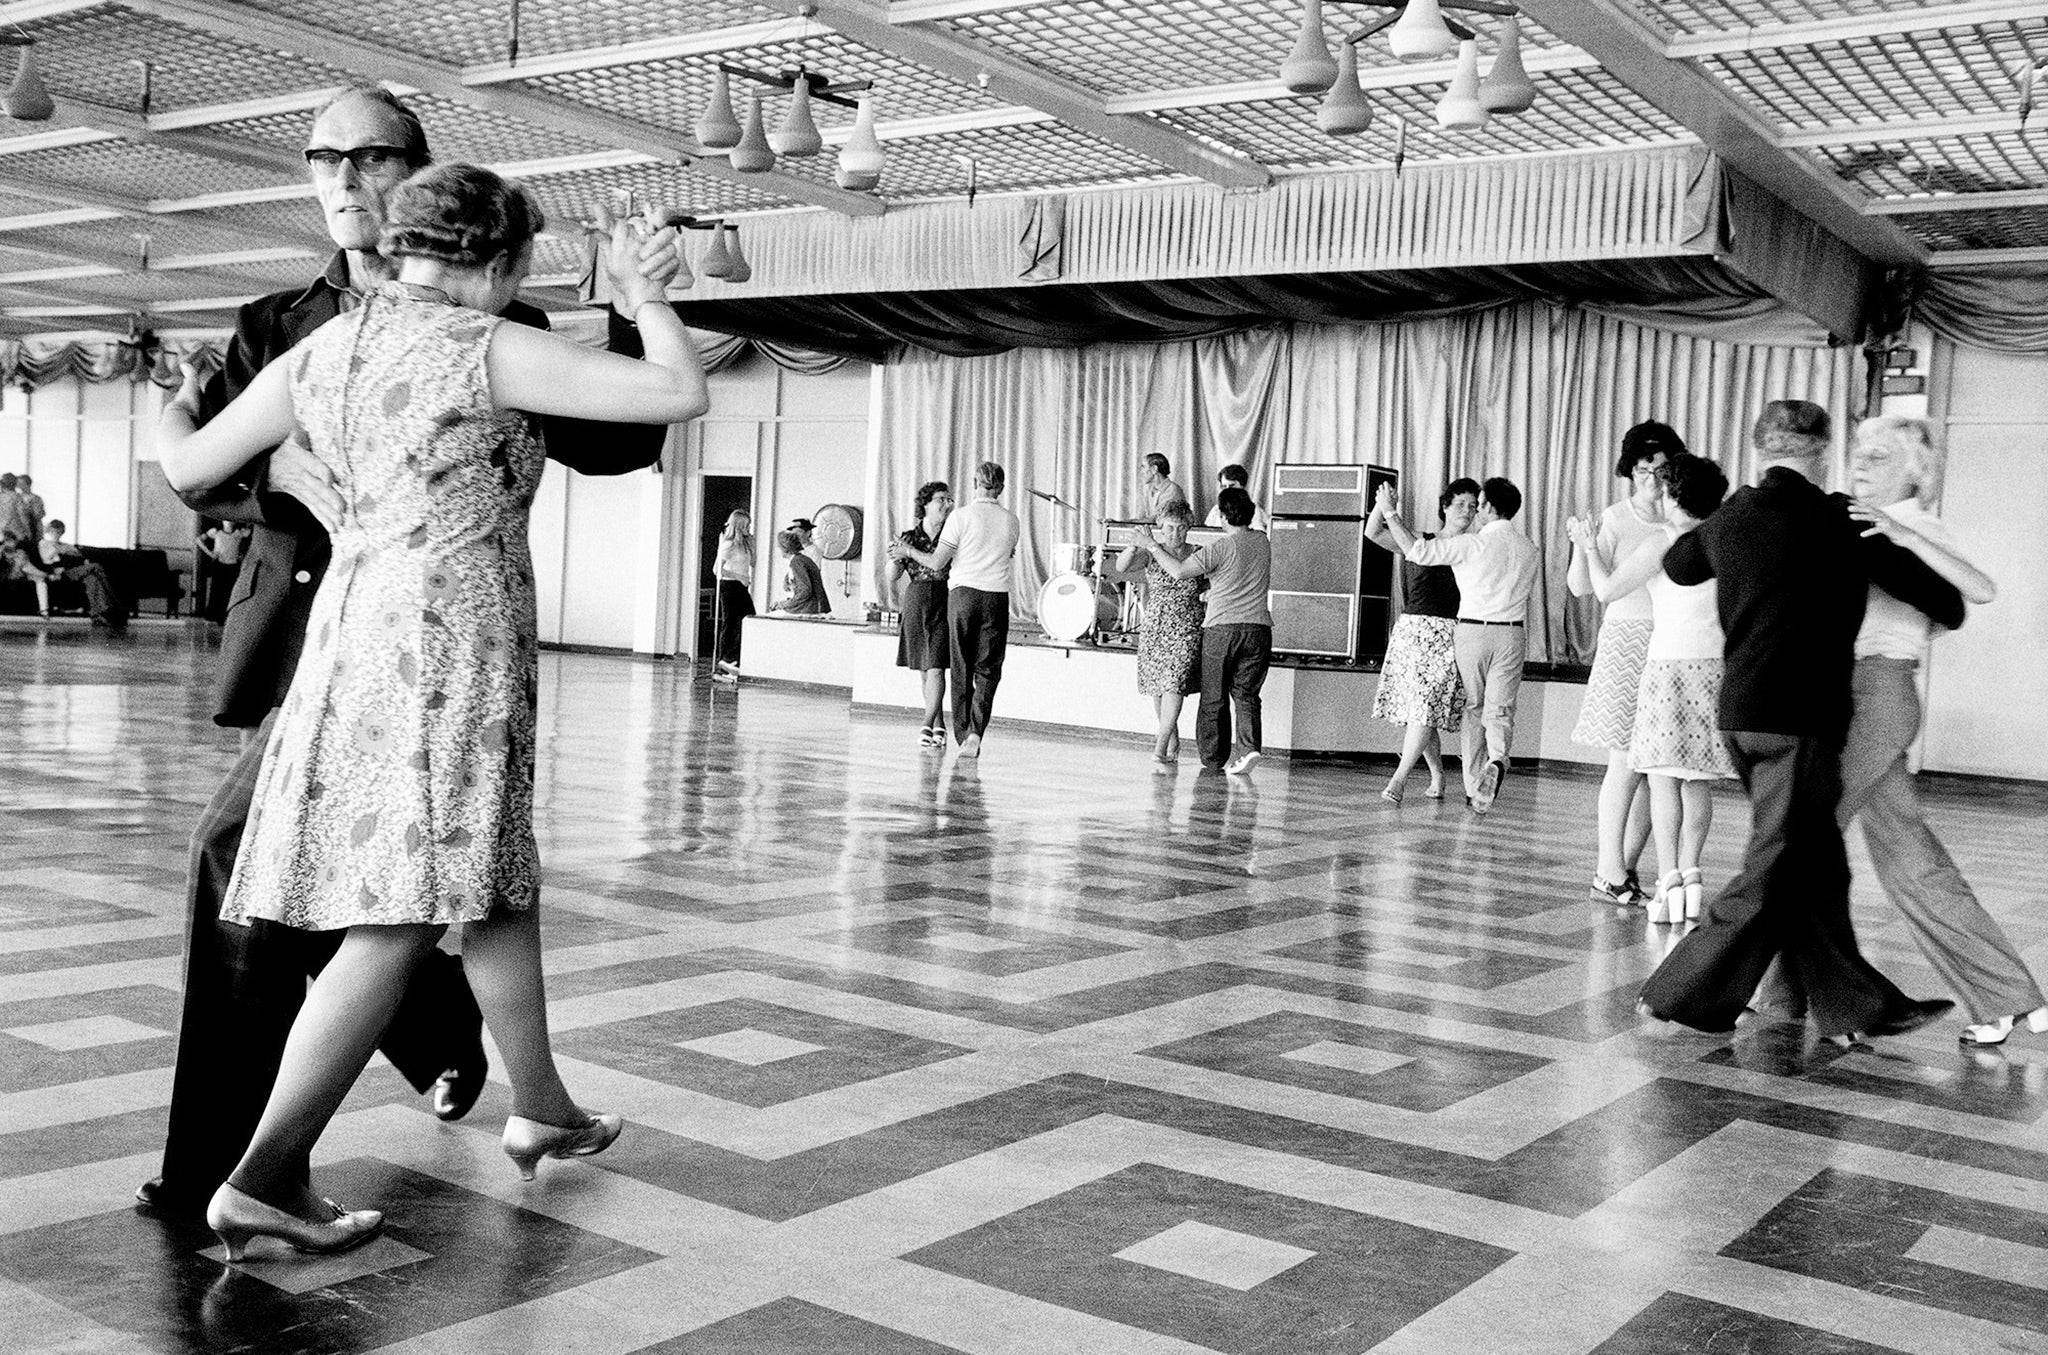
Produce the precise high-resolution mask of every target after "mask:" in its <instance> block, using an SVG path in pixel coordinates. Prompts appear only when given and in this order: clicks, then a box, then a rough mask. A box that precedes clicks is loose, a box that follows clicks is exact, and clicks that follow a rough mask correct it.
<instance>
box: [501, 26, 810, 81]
mask: <svg viewBox="0 0 2048 1355" xmlns="http://www.w3.org/2000/svg"><path fill="white" fill-rule="evenodd" d="M831 31H832V30H831V28H829V27H828V26H826V25H824V24H821V23H819V22H818V21H817V20H815V19H813V20H812V21H811V25H810V27H809V29H808V30H805V29H799V28H797V27H796V21H795V20H793V19H766V20H763V21H761V22H759V23H751V24H734V25H732V26H731V27H729V28H713V29H707V30H704V31H702V32H697V33H678V34H676V35H675V36H674V37H668V38H650V39H648V40H647V41H645V42H622V43H615V44H612V45H610V46H605V47H582V48H578V49H576V50H575V51H569V52H549V53H547V54H546V55H543V56H531V57H521V58H520V59H519V60H518V61H516V62H511V61H492V62H487V63H484V64H481V65H476V66H464V67H463V68H462V82H463V83H464V84H466V85H502V84H504V83H506V82H507V81H511V80H530V79H532V78H533V77H534V76H537V75H566V74H569V73H571V72H574V71H596V70H603V69H605V68H606V67H608V66H631V65H636V64H639V63H641V62H648V61H675V60H678V59H679V58H682V57H686V56H710V55H712V54H714V53H717V52H735V51H740V50H742V49H744V48H748V47H765V46H767V45H768V44H770V43H775V42H789V41H792V40H794V39H795V38H797V37H798V36H799V35H800V34H803V33H806V32H808V33H809V34H810V35H812V36H817V35H821V34H826V33H830V32H831Z"/></svg>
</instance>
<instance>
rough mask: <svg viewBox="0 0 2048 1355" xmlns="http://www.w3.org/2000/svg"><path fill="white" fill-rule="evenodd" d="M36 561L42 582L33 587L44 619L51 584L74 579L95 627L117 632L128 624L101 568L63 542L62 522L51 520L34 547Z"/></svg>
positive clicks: (47, 609)
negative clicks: (111, 629)
mask: <svg viewBox="0 0 2048 1355" xmlns="http://www.w3.org/2000/svg"><path fill="white" fill-rule="evenodd" d="M36 561H37V563H38V564H40V565H41V566H42V571H43V575H44V578H43V581H42V582H39V583H38V584H37V585H36V595H37V597H38V598H39V599H40V600H41V602H42V609H43V615H45V616H48V615H49V614H50V581H51V580H56V579H73V580H76V581H77V583H78V585H79V586H80V587H81V588H83V589H85V610H86V614H87V615H89V616H91V617H92V622H93V624H94V625H95V626H110V627H112V628H113V629H115V630H120V629H121V628H122V627H124V626H126V625H127V624H128V609H127V607H126V606H124V605H123V604H122V602H121V599H120V598H119V597H118V596H117V595H116V594H115V592H114V584H113V581H112V580H110V579H109V578H108V577H107V571H106V569H105V567H104V566H102V565H100V564H98V563H97V562H95V561H92V560H88V559H86V558H85V552H84V551H81V550H80V549H79V548H78V547H76V546H74V545H72V544H71V543H70V542H69V541H66V540H65V539H64V520H63V519H62V518H51V519H50V521H49V523H48V525H46V526H45V527H44V528H43V539H42V540H41V541H38V542H37V543H36Z"/></svg>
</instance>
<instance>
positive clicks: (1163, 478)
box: [1138, 452, 1193, 522]
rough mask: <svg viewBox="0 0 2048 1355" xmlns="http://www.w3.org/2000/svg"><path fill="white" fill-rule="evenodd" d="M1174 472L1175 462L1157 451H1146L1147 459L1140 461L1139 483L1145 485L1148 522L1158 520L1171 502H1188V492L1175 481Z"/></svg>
mask: <svg viewBox="0 0 2048 1355" xmlns="http://www.w3.org/2000/svg"><path fill="white" fill-rule="evenodd" d="M1172 472H1173V463H1172V462H1170V461H1168V460H1167V459H1166V458H1165V457H1163V456H1161V455H1160V454H1159V453H1157V452H1147V453H1145V459H1144V460H1143V461H1141V462H1139V463H1138V483H1139V484H1141V485H1143V486H1144V487H1145V501H1146V503H1147V505H1148V508H1147V511H1146V513H1145V520H1146V521H1147V522H1157V521H1158V520H1159V515H1160V513H1162V512H1164V511H1165V509H1166V505H1168V504H1170V503H1181V504H1185V503H1187V501H1188V492H1187V491H1186V490H1185V489H1182V488H1181V487H1180V486H1179V485H1177V484H1175V483H1174V482H1173V478H1172ZM1189 506H1190V507H1192V506H1193V505H1189Z"/></svg>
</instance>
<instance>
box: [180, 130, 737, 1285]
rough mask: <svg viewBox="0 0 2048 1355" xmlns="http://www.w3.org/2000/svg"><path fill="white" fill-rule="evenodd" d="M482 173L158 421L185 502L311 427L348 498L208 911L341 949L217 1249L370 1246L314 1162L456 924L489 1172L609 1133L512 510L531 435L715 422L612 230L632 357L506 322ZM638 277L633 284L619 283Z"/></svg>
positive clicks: (510, 258)
mask: <svg viewBox="0 0 2048 1355" xmlns="http://www.w3.org/2000/svg"><path fill="white" fill-rule="evenodd" d="M541 224H542V221H541V212H540V208H539V206H538V204H537V203H535V202H534V201H533V199H532V198H531V196H530V195H529V194H527V193H526V191H525V190H524V189H522V188H519V187H517V186H515V185H511V184H508V183H506V182H505V181H504V180H502V179H500V178H498V176H496V175H495V174H492V173H490V172H489V171H487V170H482V169H478V168H476V167H474V166H467V165H445V166H439V167H435V168H430V169H427V170H423V171H422V172H421V173H419V174H418V175H416V176H414V177H413V178H412V179H410V180H408V181H407V182H406V183H405V184H403V185H401V186H400V187H399V188H398V189H396V190H394V191H393V193H392V195H391V197H390V199H389V200H388V203H387V205H386V218H385V226H384V231H383V237H382V241H381V246H380V252H381V253H382V255H383V257H385V258H386V259H388V260H391V261H393V262H395V263H396V264H397V265H398V280H397V281H396V282H393V283H389V284H386V285H385V286H384V287H382V288H381V289H379V290H378V291H377V292H375V293H374V294H372V295H371V296H370V297H369V298H367V299H366V300H365V302H364V304H363V305H362V306H360V307H359V308H357V309H356V310H353V311H351V312H349V313H347V314H345V315H343V316H341V317H340V318H338V319H336V320H334V321H332V322H331V323H329V324H328V325H326V326H324V327H322V328H321V329H320V330H318V331H317V332H316V333H315V334H314V335H313V336H312V337H311V338H309V339H307V340H306V341H305V342H304V343H302V344H301V345H300V346H299V347H298V348H296V349H295V350H293V352H292V353H291V354H289V355H288V356H287V357H286V358H285V359H283V360H282V361H279V362H275V363H272V364H271V365H270V366H268V367H266V368H265V369H264V370H263V372H262V373H261V374H260V375H259V376H258V377H257V378H256V380H255V381H254V382H252V383H251V385H250V386H249V388H248V390H247V391H245V392H244V393H243V395H242V396H241V398H239V399H238V400H236V401H235V402H234V404H232V405H231V406H229V408H228V409H226V410H225V411H223V412H222V413H221V415H220V416H219V417H218V418H216V419H214V420H213V421H212V422H211V423H209V424H208V425H207V426H206V427H205V428H204V429H202V430H197V431H195V427H194V425H195V422H196V420H195V419H194V417H193V410H194V408H195V402H196V398H197V391H196V382H195V381H194V379H193V378H192V376H191V375H190V374H188V378H187V384H186V388H185V389H184V390H183V391H181V392H180V393H179V395H178V397H177V398H176V399H175V400H174V401H173V402H172V403H171V404H170V405H169V406H168V407H167V408H166V410H165V413H164V417H163V421H162V425H161V427H160V429H159V443H160V446H161V448H162V454H163V465H164V471H165V474H166V476H167V477H168V478H169V479H170V481H171V483H172V485H173V486H174V487H176V488H180V489H184V488H194V487H203V486H206V485H211V484H217V483H220V482H221V481H223V480H225V479H227V478H229V477H230V476H232V475H233V474H234V473H235V472H237V471H238V470H239V469H240V468H241V467H242V466H243V465H245V464H246V463H247V462H248V461H249V460H250V459H251V458H252V457H253V456H255V455H257V454H259V453H261V452H263V451H266V450H268V449H269V448H271V447H274V446H276V445H277V444H278V443H279V442H281V441H283V440H284V439H285V438H286V437H287V436H288V435H290V434H291V433H292V432H293V430H294V428H295V427H296V426H301V425H302V426H303V427H304V429H305V430H306V433H307V435H308V437H309V439H310V443H311V446H312V449H313V451H314V453H315V455H317V456H318V457H319V458H320V459H321V460H322V461H324V462H326V463H327V465H328V466H329V468H330V469H331V470H332V472H333V473H334V477H335V482H336V488H337V490H338V491H339V492H340V493H341V495H342V498H343V503H344V508H343V514H342V521H341V524H340V526H339V528H338V529H337V530H336V531H335V532H334V533H333V546H334V553H333V563H332V565H331V566H330V568H329V569H328V571H327V575H326V577H325V578H324V579H323V581H322V582H321V585H320V591H319V593H318V595H317V598H316V600H315V603H314V608H313V613H312V617H311V620H310V622H309V624H308V635H307V644H306V652H305V655H304V657H303V658H302V660H301V662H300V664H299V666H298V670H297V673H296V675H295V676H294V678H293V681H292V687H291V691H290V694H289V696H288V697H287V698H286V701H285V704H284V707H283V709H282V710H281V711H280V713H279V716H278V719H277V721H276V724H275V726H274V728H273V730H272V733H271V736H270V743H269V746H268V748H267V750H266V753H265V757H264V763H263V768H262V771H261V773H260V775H259V781H258V785H257V790H256V795H255V801H254V805H253V809H252V812H251V816H250V820H249V825H248V830H247V833H246V835H245V836H244V839H243V844H242V851H241V856H240V857H239V859H238V860H237V863H236V867H235V872H234V877H233V879H232V880H231V881H230V883H229V887H228V893H227V896H226V898H225V899H224V900H223V902H222V905H221V912H222V916H223V917H224V918H227V919H229V920H231V921H249V920H251V919H256V918H263V919H267V920H270V921H272V922H279V923H283V924H285V925H287V926H294V927H304V928H310V929H314V930H332V929H337V928H345V929H347V936H346V937H345V938H344V940H343V941H342V944H341V947H340V950H339V951H338V952H337V954H336V956H335V958H334V959H333V960H332V961H331V962H330V963H329V964H328V965H327V966H326V968H325V969H323V970H322V971H321V973H320V976H319V978H318V979H317V980H316V981H315V982H314V984H313V986H312V989H311V990H310V992H309V993H308V995H307V999H306V1002H305V1005H304V1006H303V1007H302V1008H301V1009H300V1014H299V1017H298V1020H297V1021H296V1022H295V1023H294V1025H293V1027H292V1032H291V1036H290V1039H289V1040H288V1042H287V1044H286V1046H285V1053H284V1062H283V1067H282V1069H281V1070H280V1072H279V1075H278V1079H277V1082H276V1084H275V1086H274V1088H273V1090H272V1093H271V1098H270V1102H269V1104H268V1105H267V1106H266V1107H265V1109H264V1113H263V1118H262V1121H261V1122H260V1124H259V1125H258V1126H257V1130H256V1134H255V1137H254V1139H253V1140H252V1141H251V1143H250V1145H249V1149H248V1152H247V1153H246V1154H245V1155H244V1157H243V1158H242V1161H241V1162H240V1163H239V1164H238V1165H237V1166H236V1168H235V1171H234V1172H233V1174H232V1175H230V1177H229V1178H228V1181H227V1183H226V1184H225V1185H223V1186H222V1187H221V1188H220V1190H219V1191H218V1192H216V1193H215V1195H214V1198H213V1201H212V1203H211V1204H210V1205H209V1206H208V1208H207V1221H208V1223H209V1224H210V1225H211V1226H212V1227H213V1228H214V1230H215V1231H216V1232H218V1233H219V1234H220V1236H221V1239H222V1241H223V1242H225V1243H226V1244H227V1248H228V1251H229V1254H230V1256H231V1257H235V1258H239V1257H240V1256H241V1254H242V1251H243V1248H244V1247H245V1246H246V1245H247V1243H248V1241H249V1239H250V1238H251V1237H253V1236H258V1235H263V1236H270V1237H275V1238H279V1239H281V1240H283V1241H285V1242H286V1243H288V1244H289V1245H291V1246H294V1247H296V1248H298V1249H299V1250H302V1251H318V1252H325V1251H335V1250H340V1249H342V1248H344V1247H348V1246H353V1245H355V1244H357V1243H359V1242H362V1241H364V1240H366V1239H367V1238H368V1237H370V1236H373V1235H375V1233H376V1232H377V1231H378V1230H379V1228H381V1226H382V1221H383V1220H382V1215H381V1214H379V1213H378V1212H377V1211H375V1210H358V1211H355V1212H353V1213H351V1212H348V1211H344V1210H342V1209H340V1208H339V1207H337V1206H335V1205H333V1204H332V1203H331V1202H328V1201H324V1200H322V1199H321V1198H320V1197H319V1196H318V1195H317V1194H315V1193H314V1192H313V1190H312V1187H311V1184H310V1180H309V1175H310V1174H309V1161H310V1154H311V1152H312V1148H313V1145H314V1143H315V1142H316V1141H317V1140H318V1138H319V1136H320V1133H321V1132H322V1130H323V1129H324V1128H325V1127H326V1124H327V1122H328V1120H329V1119H330V1118H331V1117H332V1115H333V1114H334V1111H335V1109H336V1108H337V1107H338V1106H339V1105H340V1103H341V1100H342V1098H343V1096H345V1095H346V1094H347V1092H348V1089H349V1087H350V1086H351V1085H352V1084H353V1083H354V1081H355V1079H356V1077H357V1075H358V1074H360V1073H361V1071H362V1069H363V1065H364V1064H365V1063H366V1062H367V1061H368V1059H369V1055H370V1051H371V1049H372V1048H373V1047H374V1046H375V1043H376V1041H377V1038H378V1036H379V1035H380V1034H381V1032H382V1031H383V1028H384V1026H385V1025H386V1024H387V1022H388V1021H389V1019H390V1016H391V1013H392V1011H393V1010H394V1009H395V1007H396V1004H397V1001H398V997H399V995H400V993H401V992H402V991H403V989H404V985H405V982H406V979H407V977H408V976H409V975H410V973H411V971H412V969H413V967H414V965H415V964H417V963H418V961H419V960H420V959H421V958H422V957H423V956H424V955H425V954H426V952H427V951H428V950H430V949H431V948H432V947H433V946H434V945H435V944H436V942H438V941H439V939H440V937H441V935H442V933H443V932H444V931H445V930H446V928H447V927H448V926H449V925H450V924H453V923H460V924H462V925H463V956H464V960H465V962H466V968H467V970H468V973H469V977H470V981H471V984H472V986H473V987H474V988H475V990H476V995H477V999H478V1003H479V1005H480V1006H481V1007H482V1008H483V1012H484V1018H485V1022H486V1024H488V1025H489V1027H490V1029H491V1033H492V1036H493V1037H494V1038H495V1039H496V1041H497V1043H498V1046H499V1049H500V1052H501V1054H502V1056H503V1063H504V1066H505V1070H506V1073H507V1075H508V1077H509V1079H510V1081H511V1083H512V1096H513V1113H512V1116H511V1117H510V1118H509V1119H508V1120H507V1122H506V1126H505V1142H504V1146H505V1151H506V1152H507V1154H508V1155H510V1156H511V1157H512V1158H513V1160H514V1162H515V1164H516V1165H517V1166H518V1167H519V1168H520V1170H521V1173H522V1174H523V1175H527V1176H529V1177H530V1176H531V1174H532V1171H533V1166H534V1163H535V1162H536V1161H537V1160H538V1159H539V1158H540V1157H542V1156H556V1157H560V1156H568V1155H580V1154H587V1153H592V1152H597V1151H600V1150H601V1149H603V1148H604V1147H606V1146H608V1145H609V1144H610V1143H611V1141H612V1140H613V1139H614V1138H616V1137H617V1135H618V1132H619V1129H620V1121H619V1119H618V1117H617V1116H610V1115H606V1116H598V1115H591V1114H589V1113H587V1112H585V1111H584V1110H583V1109H582V1108H581V1107H580V1106H578V1105H577V1104H576V1103H575V1101H574V1100H573V1099H572V1098H571V1097H570V1096H569V1094H568V1091H567V1089H566V1088H564V1087H563V1085H562V1081H561V1077H560V1075H559V1073H558V1072H557V1071H556V1069H555V1064H554V1056H553V1052H552V1050H551V1049H550V1048H549V1044H548V1033H547V996H546V992H545V989H544V987H543V984H542V980H541V969H540V932H539V916H538V908H537V903H538V897H539V886H540V870H539V859H538V853H537V851H536V849H535V845H534V833H533V812H532V810H533V765H534V705H535V687H536V681H537V677H536V657H535V652H536V641H535V625H534V600H533V569H532V564H531V561H530V558H529V555H528V550H527V540H526V523H527V512H528V508H529V506H530V504H531V503H532V499H533V494H534V490H535V488H536V487H537V485H538V484H539V480H540V472H541V465H542V459H543V454H544V453H543V448H542V446H541V443H540V439H539V436H538V431H537V419H536V418H535V416H536V415H541V414H565V415H571V416H580V417H583V418H595V419H609V420H618V421H631V422H638V423H672V422H677V421H680V420H683V419H688V418H693V417H695V416H696V415H697V414H699V413H701V412H703V410H704V408H705V407H706V404H707V398H706V392H705V386H704V377H703V372H702V369H701V368H700V367H699V365H698V363H697V359H696V355H695V352H694V350H693V349H692V347H691V345H690V341H689V338H688V336H687V334H686V333H685V332H684V330H683V328H682V325H681V323H680V321H679V320H678V319H677V318H676V316H675V313H674V311H673V310H672V309H671V308H670V307H669V306H668V305H667V304H666V301H665V298H664V295H663V287H662V285H661V283H660V282H659V281H658V280H655V279H653V278H650V277H647V276H642V275H641V274H640V270H639V263H638V260H639V257H640V249H641V242H640V241H639V240H638V239H637V238H635V237H634V236H633V235H632V233H631V232H630V230H628V228H627V227H625V226H623V225H621V226H619V227H618V228H616V229H615V230H614V232H613V236H612V240H611V242H610V246H609V248H610V251H611V254H610V259H609V260H608V262H610V263H612V264H614V265H615V266H614V267H613V268H612V270H611V271H612V272H613V275H614V277H615V278H623V279H626V280H627V281H626V282H625V284H624V285H623V289H622V294H621V295H620V296H619V297H618V298H617V303H616V304H617V306H618V308H619V310H620V311H621V312H622V313H625V314H627V315H628V316H629V317H630V318H632V319H634V320H635V321H636V322H637V323H638V324H639V326H640V329H641V335H642V339H643V341H644V343H645V346H646V352H647V355H648V356H647V360H646V361H644V362H636V361H633V360H631V359H628V358H621V357H618V356H615V355H612V354H609V353H599V352H593V351H590V350H587V349H584V348H582V347H580V346H579V345H577V344H575V343H572V342H570V341H569V340H566V339H562V338H559V337H556V336H553V335H550V334H547V333H545V332H544V331H540V330H535V329H529V328H527V327H525V326H522V325H508V324H505V323H503V322H502V321H501V320H500V319H499V318H498V315H497V312H499V311H501V310H502V309H503V308H504V307H505V306H506V305H507V304H508V303H509V302H510V301H511V300H512V298H513V297H514V296H515V295H516V294H517V292H518V290H519V287H520V284H521V283H522V282H523V281H524V280H525V277H526V273H527V270H528V267H529V266H530V264H531V260H532V244H533V238H534V236H535V235H536V234H537V233H538V231H539V230H540V228H541ZM628 260H630V262H627V261H628Z"/></svg>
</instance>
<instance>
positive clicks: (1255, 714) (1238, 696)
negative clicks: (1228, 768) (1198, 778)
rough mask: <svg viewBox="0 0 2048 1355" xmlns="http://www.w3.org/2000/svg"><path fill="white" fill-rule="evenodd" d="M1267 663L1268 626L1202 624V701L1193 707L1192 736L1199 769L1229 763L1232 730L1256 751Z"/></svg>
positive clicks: (1270, 654)
mask: <svg viewBox="0 0 2048 1355" xmlns="http://www.w3.org/2000/svg"><path fill="white" fill-rule="evenodd" d="M1272 662H1273V628H1272V627H1271V626H1254V625H1242V624H1232V625H1224V626H1204V627H1202V702H1201V705H1200V706H1199V707H1197V708H1196V711H1195V738H1196V740H1197V741H1198V743H1199V746H1200V748H1201V751H1202V765H1203V766H1204V767H1221V766H1222V765H1223V764H1224V763H1226V762H1228V761H1230V747H1231V736H1232V734H1233V732H1234V733H1235V735H1236V741H1237V745H1238V747H1240V748H1241V749H1243V750H1244V751H1245V752H1248V753H1256V752H1259V751H1260V750H1261V749H1262V747H1263V745H1264V739H1265V726H1264V723H1263V721H1262V718H1261V716H1262V714H1263V709H1262V707H1261V705H1260V702H1259V688H1261V687H1263V686H1265V684H1266V669H1267V667H1268V666H1270V665H1271V664H1272ZM1233 706H1234V707H1235V710H1234V711H1233V709H1232V708H1233ZM1233 717H1234V718H1233Z"/></svg>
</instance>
